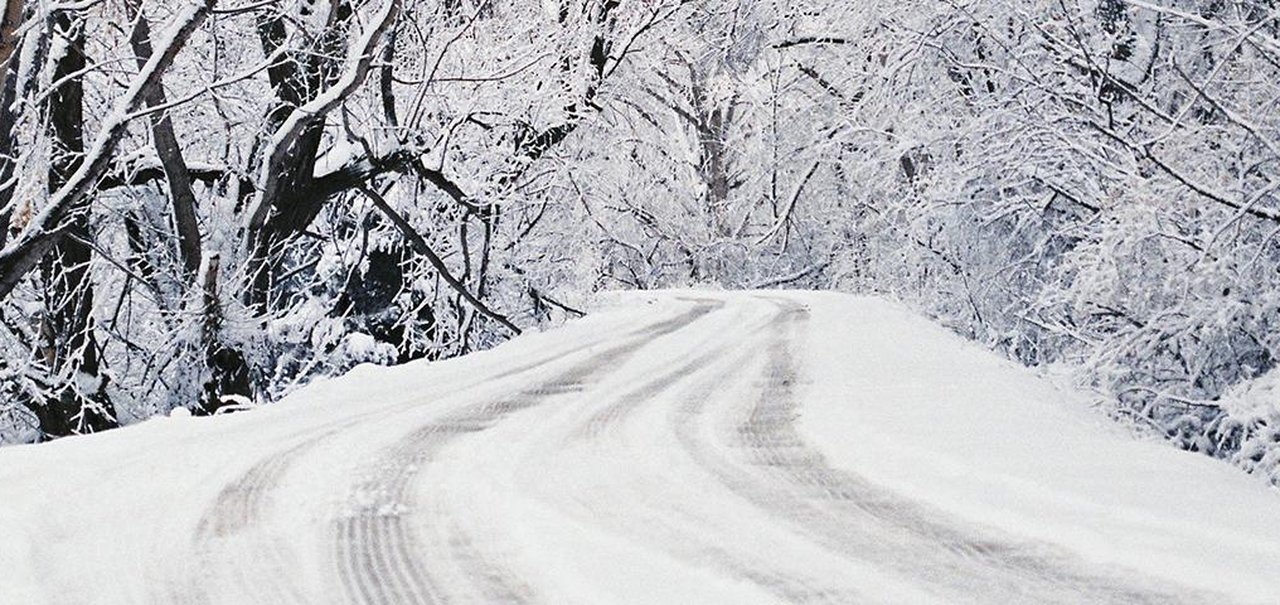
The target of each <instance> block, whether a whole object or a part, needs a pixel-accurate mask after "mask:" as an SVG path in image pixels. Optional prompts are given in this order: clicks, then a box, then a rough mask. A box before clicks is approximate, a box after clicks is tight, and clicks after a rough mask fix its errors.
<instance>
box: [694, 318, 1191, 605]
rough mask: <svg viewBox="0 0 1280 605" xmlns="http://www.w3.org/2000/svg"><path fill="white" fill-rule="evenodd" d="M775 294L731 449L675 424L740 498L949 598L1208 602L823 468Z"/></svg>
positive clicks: (792, 325) (794, 326)
mask: <svg viewBox="0 0 1280 605" xmlns="http://www.w3.org/2000/svg"><path fill="white" fill-rule="evenodd" d="M775 304H779V305H780V306H781V309H780V311H779V314H778V317H777V320H776V321H775V322H774V326H773V334H771V335H770V338H769V346H768V347H767V349H766V350H765V351H764V354H765V359H764V361H765V370H764V375H763V377H762V378H763V383H762V385H761V388H762V391H761V394H760V396H759V397H758V398H756V399H755V400H754V401H752V402H750V404H749V408H748V409H747V412H748V413H747V417H746V418H745V419H744V420H742V421H741V422H740V423H738V424H737V425H736V426H734V427H733V428H732V429H730V430H725V431H721V433H722V434H723V435H724V439H725V441H726V442H727V446H728V447H727V448H725V450H727V451H729V452H734V453H736V454H737V456H736V457H734V458H729V457H726V456H724V455H723V454H720V453H718V452H717V451H716V450H715V449H714V448H709V447H708V444H705V443H702V442H700V441H699V437H700V435H699V434H697V432H696V430H695V429H694V427H695V426H696V422H682V423H676V426H675V429H676V431H677V433H678V434H679V437H680V441H681V443H682V444H683V447H684V448H685V449H687V450H688V451H689V452H690V454H692V455H694V456H695V457H696V458H697V459H699V460H700V461H701V462H702V464H703V465H704V466H705V467H706V468H707V469H708V470H710V471H712V472H713V473H714V474H715V475H716V476H718V477H719V478H720V480H721V481H722V482H723V483H724V484H725V485H726V486H728V487H729V488H730V489H731V490H733V491H734V492H736V493H737V494H738V495H739V496H741V497H742V498H743V499H745V500H746V501H748V502H750V503H751V504H753V505H755V506H757V507H759V508H761V509H764V510H766V511H768V512H769V513H770V514H772V515H774V516H776V517H777V518H780V519H784V520H786V521H787V522H789V523H790V524H791V525H792V526H793V527H795V528H796V529H797V530H798V531H799V532H801V533H803V534H804V535H806V536H807V537H808V539H810V540H812V541H814V542H815V543H817V544H820V545H822V546H823V547H825V548H827V549H829V550H831V551H833V552H835V553H838V554H840V555H842V556H844V557H846V558H849V559H852V560H858V561H866V562H870V563H873V564H874V565H875V566H876V567H879V568H882V569H886V570H888V571H891V572H893V573H895V574H897V575H901V576H903V577H907V578H910V579H911V580H912V581H913V582H916V583H919V584H920V585H923V586H925V587H928V588H929V589H931V590H932V591H936V592H938V593H939V594H940V595H942V596H944V597H946V598H948V599H952V600H955V601H969V600H972V599H974V598H975V596H976V595H978V594H981V595H982V597H981V598H983V599H989V600H994V601H996V602H1025V601H1027V600H1033V601H1035V602H1046V603H1079V602H1088V603H1125V604H1129V603H1177V602H1184V600H1186V601H1192V600H1194V601H1196V602H1204V601H1208V600H1209V599H1208V598H1207V596H1206V595H1198V596H1196V597H1193V598H1187V597H1186V595H1180V594H1174V593H1171V592H1164V591H1160V590H1158V589H1156V588H1155V586H1156V583H1155V582H1154V581H1150V580H1146V579H1142V578H1133V577H1131V576H1126V575H1121V573H1119V572H1118V571H1111V570H1105V569H1101V568H1100V567H1097V566H1089V565H1087V564H1086V563H1085V562H1083V561H1080V560H1078V559H1077V558H1076V557H1074V556H1073V555H1071V554H1069V553H1066V552H1063V551H1059V550H1058V549H1056V548H1054V547H1051V546H1049V545H1045V544H1038V543H1034V542H1029V541H1019V540H1015V539H1010V538H1005V537H998V536H995V535H991V534H990V532H988V531H985V530H980V529H978V528H975V527H972V526H969V525H967V524H965V523H961V522H959V521H958V520H954V519H950V518H948V517H947V516H945V515H944V514H943V513H940V512H937V511H934V510H930V509H928V508H926V507H925V506H922V505H919V504H916V503H914V502H912V501H909V500H906V499H904V498H901V497H899V496H896V495H895V494H893V493H891V492H888V491H886V490H884V489H882V488H879V487H876V486H875V485H873V484H870V483H869V482H867V481H866V480H864V479H861V478H860V477H857V476H854V475H852V474H850V473H846V472H843V471H838V470H835V469H832V468H830V467H829V466H828V465H827V464H826V463H825V461H824V459H823V457H822V455H821V454H820V453H818V452H816V451H814V450H812V449H810V448H809V447H808V446H807V445H806V444H805V443H804V442H803V441H802V440H801V438H800V436H799V434H798V432H797V431H796V429H795V426H794V420H795V418H796V415H797V408H796V398H795V393H794V387H795V384H794V383H795V380H796V376H797V374H796V371H795V368H794V367H793V366H794V362H793V361H792V359H791V355H790V350H789V348H788V346H789V344H790V343H791V342H793V340H794V338H795V336H796V333H797V331H798V329H799V328H800V327H801V326H802V325H803V324H804V322H805V321H806V320H807V312H806V311H805V310H804V309H803V307H801V306H799V305H797V304H794V303H790V302H788V301H775ZM706 407H707V406H706V399H705V398H695V399H690V400H688V401H687V403H686V405H685V408H684V410H683V413H684V417H685V418H686V419H701V421H703V422H706V421H707V420H706V417H707V415H708V414H707V410H706V409H705V408H706ZM886 537H887V538H886ZM978 590H981V592H980V593H979V592H977V591H978ZM818 596H822V595H818ZM823 600H825V597H823Z"/></svg>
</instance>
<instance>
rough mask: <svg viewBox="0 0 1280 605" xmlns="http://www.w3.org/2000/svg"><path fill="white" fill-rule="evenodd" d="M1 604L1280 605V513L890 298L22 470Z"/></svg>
mask: <svg viewBox="0 0 1280 605" xmlns="http://www.w3.org/2000/svg"><path fill="white" fill-rule="evenodd" d="M0 580H2V581H0V603H44V602H49V603H139V602H152V603H253V602H260V603H292V602H313V603H333V602H356V603H418V602H422V603H436V602H451V603H453V602H474V603H487V602H540V603H592V604H596V603H734V604H739V603H777V602H782V603H803V602H830V603H851V602H903V603H926V602H936V603H958V602H975V603H1009V602H1065V603H1070V602H1081V603H1098V602H1113V603H1133V602H1157V603H1167V602H1205V603H1208V602H1213V603H1220V602H1232V601H1238V602H1249V603H1275V602H1280V496H1278V495H1277V494H1276V493H1275V492H1273V491H1271V490H1269V489H1268V488H1267V487H1265V486H1264V484H1263V483H1262V482H1261V481H1258V480H1256V479H1255V478H1252V477H1248V476H1245V475H1243V474H1241V473H1239V472H1238V471H1235V470H1233V469H1231V468H1229V467H1227V466H1226V465H1223V464H1220V463H1216V462H1213V461H1211V460H1208V459H1206V458H1203V457H1199V456H1196V455H1191V454H1186V453H1182V452H1178V451H1175V450H1173V449H1171V448H1168V447H1166V446H1163V445H1161V444H1157V443H1145V442H1139V441H1135V440H1134V439H1133V438H1131V437H1130V436H1128V435H1127V434H1125V433H1124V432H1123V431H1122V430H1119V429H1118V428H1116V427H1114V426H1111V425H1109V424H1108V423H1107V421H1106V420H1105V419H1102V418H1101V417H1100V416H1099V415H1098V414H1096V413H1095V412H1093V411H1091V410H1089V409H1087V407H1086V405H1085V399H1084V398H1083V397H1081V396H1080V395H1078V394H1073V393H1071V392H1069V391H1064V390H1060V389H1058V388H1055V387H1054V386H1053V384H1052V383H1050V382H1048V381H1046V380H1043V379H1041V378H1038V377H1036V376H1034V375H1033V374H1031V373H1029V372H1028V371H1026V370H1024V369H1022V368H1019V367H1016V366H1014V365H1012V364H1010V363H1007V362H1005V361H1003V360H1001V359H999V358H997V357H995V356H993V355H991V354H989V353H987V352H985V351H983V350H981V349H979V348H978V347H976V346H973V345H971V344H968V343H966V342H964V341H962V340H961V339H959V338H958V337H955V336H953V335H951V334H949V333H947V332H946V331H944V330H942V329H940V328H938V327H935V326H934V325H932V324H930V323H929V322H928V321H927V320H924V319H922V318H919V317H917V316H914V315H912V314H911V313H909V312H907V311H905V310H904V309H902V308H900V307H899V306H897V305H894V304H891V303H887V302H884V301H880V300H875V299H865V298H852V297H847V296H840V295H833V294H811V293H786V294H784V293H755V294H752V293H732V294H728V293H710V292H668V293H660V294H629V295H625V296H620V297H619V301H618V302H617V304H615V305H614V306H612V307H611V308H610V309H608V310H605V311H602V312H600V313H597V314H593V315H592V316H590V317H588V318H586V319H583V320H580V321H576V322H573V323H571V324H570V325H568V326H566V327H564V328H561V329H558V330H554V331H550V332H546V333H541V334H530V335H526V336H523V337H521V338H518V339H516V340H515V341H512V342H510V343H508V344H506V345H503V346H501V347H498V348H497V349H494V350H492V351H488V352H484V353H479V354H475V355H471V356H468V357H465V358H462V359H457V360H452V361H448V362H443V363H434V364H431V363H414V364H409V365H406V366H402V367H398V368H374V367H362V368H358V369H357V370H356V371H354V372H352V373H351V374H349V375H348V376H346V377H343V378H341V379H337V380H331V381H328V382H325V383H321V384H317V385H314V386H312V387H309V388H307V389H305V390H303V391H301V392H299V393H297V394H296V395H294V396H292V397H290V398H289V399H287V400H286V401H284V402H281V403H280V404H277V405H273V406H270V407H267V408H264V409H261V410H257V411H254V412H250V413H244V414H236V415H231V416H224V417H218V418H209V419H197V418H167V419H160V420H154V421H150V422H147V423H144V424H142V425H139V426H135V427H132V428H128V429H123V430H118V431H112V432H109V433H104V434H100V435H94V436H90V437H86V438H77V439H65V440H61V441H58V442H54V443H51V444H45V445H40V446H34V447H29V446H23V447H14V448H8V449H4V450H0Z"/></svg>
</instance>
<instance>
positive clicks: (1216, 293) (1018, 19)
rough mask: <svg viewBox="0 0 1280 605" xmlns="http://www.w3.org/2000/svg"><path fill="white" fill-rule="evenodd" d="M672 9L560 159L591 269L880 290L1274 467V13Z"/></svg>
mask: <svg viewBox="0 0 1280 605" xmlns="http://www.w3.org/2000/svg"><path fill="white" fill-rule="evenodd" d="M703 6H704V8H706V5H703ZM682 25H683V28H684V29H683V32H684V33H683V34H679V33H673V34H669V35H667V36H665V37H664V38H663V44H662V45H661V48H662V49H663V50H662V51H661V52H658V51H657V50H656V49H655V52H653V53H651V54H646V55H645V56H643V57H637V60H636V61H637V64H640V63H643V62H648V64H647V68H646V69H644V70H636V73H635V75H634V78H635V79H634V80H633V81H634V82H635V83H634V84H630V83H629V86H631V87H633V88H632V89H630V90H629V91H628V100H627V102H625V103H617V104H614V105H612V106H611V111H610V112H608V115H607V117H611V118H612V119H611V120H608V121H601V122H600V123H599V125H598V126H595V127H593V128H592V130H591V132H592V133H593V136H596V137H598V142H596V143H595V146H596V147H598V148H600V149H605V150H608V151H606V152H603V153H595V154H592V155H591V156H590V157H589V158H587V159H585V160H584V161H585V166H584V167H579V168H578V169H577V170H576V173H577V176H573V175H567V176H566V179H567V180H569V181H570V182H571V183H573V189H572V191H574V192H575V193H574V194H575V195H579V196H580V197H581V200H582V204H583V207H584V211H585V212H586V214H587V215H588V217H589V221H590V222H591V223H592V224H594V225H595V226H596V227H597V232H598V233H600V234H602V235H599V236H598V237H599V238H600V241H601V246H602V248H601V249H602V250H604V252H603V253H602V254H601V255H600V256H599V257H598V258H597V259H596V261H597V262H596V263H595V266H603V267H608V269H607V271H608V273H607V275H608V281H609V282H610V283H621V284H624V285H626V286H633V287H650V286H654V285H662V284H667V283H680V282H683V281H698V280H705V279H710V280H712V281H716V282H719V283H723V284H725V285H730V286H734V287H752V286H775V285H790V286H793V287H817V288H833V289H840V290H846V291H854V292H880V293H888V294H890V295H894V296H897V297H900V298H902V299H904V300H907V301H909V302H910V303H912V304H914V305H916V306H918V307H921V308H923V309H925V310H927V311H929V312H930V313H932V314H933V315H935V316H937V317H938V318H940V319H941V320H942V321H944V322H946V323H947V324H948V325H951V326H952V327H954V328H955V329H957V330H959V331H961V332H963V333H965V334H966V335H968V336H970V337H972V338H974V339H977V340H980V341H982V342H985V343H987V344H989V345H990V346H992V347H994V348H997V349H999V350H1001V351H1004V352H1005V353H1007V354H1008V355H1009V356H1010V357H1012V358H1014V359H1016V360H1018V361H1020V362H1022V363H1024V364H1028V365H1035V366H1045V365H1050V364H1058V365H1065V366H1067V367H1070V368H1073V369H1074V370H1076V372H1077V374H1076V375H1077V376H1078V377H1079V378H1080V379H1081V381H1083V382H1085V383H1087V384H1090V385H1092V386H1094V387H1097V388H1098V389H1099V391H1100V392H1101V393H1102V396H1103V398H1104V399H1106V400H1107V402H1106V403H1107V408H1108V409H1111V410H1113V411H1114V413H1115V414H1116V415H1117V416H1120V417H1123V418H1125V419H1128V420H1129V421H1132V422H1133V423H1135V424H1136V425H1138V426H1142V427H1144V428H1147V429H1150V430H1153V431H1156V432H1158V433H1160V434H1163V435H1165V436H1167V437H1169V438H1170V439H1172V440H1173V441H1175V442H1176V443H1177V444H1178V445H1179V446H1181V447H1184V448H1187V449H1190V450H1194V451H1200V452H1205V453H1207V454H1210V455H1213V456H1218V457H1223V458H1229V459H1232V460H1233V461H1235V462H1236V463H1237V464H1239V465H1241V466H1243V467H1244V468H1247V469H1250V470H1257V471H1260V472H1262V473H1264V474H1267V475H1269V476H1270V477H1272V479H1273V480H1274V481H1277V482H1280V403H1278V402H1276V401H1274V400H1268V397H1269V396H1267V395H1266V393H1267V392H1270V391H1268V390H1267V388H1263V387H1264V386H1265V385H1266V384H1271V382H1272V381H1273V380H1272V378H1271V377H1269V376H1268V375H1267V373H1268V372H1271V371H1273V368H1274V366H1275V365H1276V360H1277V356H1278V355H1280V348H1278V347H1280V333H1278V332H1277V328H1280V297H1278V296H1277V295H1278V294H1280V242H1278V241H1277V235H1280V199H1277V188H1278V187H1280V111H1278V110H1280V107H1277V103H1278V102H1280V5H1277V3H1275V2H1273V1H1272V0H1034V1H1030V2H1027V1H1021V0H1019V1H1014V0H973V1H967V2H953V1H950V0H941V1H928V2H925V1H919V2H896V3H879V2H855V3H843V2H834V1H832V2H822V1H820V0H814V1H811V2H807V3H803V5H801V6H797V5H796V4H794V3H783V2H778V3H773V4H770V3H749V4H740V3H726V4H724V6H723V8H722V10H718V11H717V10H712V9H707V10H703V11H701V12H699V13H697V14H695V15H694V16H693V17H692V18H690V19H687V20H685V21H683V22H682ZM588 167H589V168H588ZM606 169H608V172H606ZM619 171H625V172H619ZM597 174H598V175H602V176H600V177H598V178H596V177H594V176H592V175H597ZM850 346H857V343H850ZM1259 380H1261V381H1262V382H1260V383H1259V386H1258V388H1252V387H1250V385H1252V384H1254V383H1255V382H1257V381H1259ZM1245 400H1248V401H1245Z"/></svg>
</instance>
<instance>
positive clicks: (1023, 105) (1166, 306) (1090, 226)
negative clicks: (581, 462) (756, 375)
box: [0, 0, 1280, 476]
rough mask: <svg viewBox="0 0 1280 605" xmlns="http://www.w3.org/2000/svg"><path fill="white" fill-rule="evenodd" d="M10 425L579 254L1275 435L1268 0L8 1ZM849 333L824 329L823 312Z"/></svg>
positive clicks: (294, 375)
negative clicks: (893, 328)
mask: <svg viewBox="0 0 1280 605" xmlns="http://www.w3.org/2000/svg"><path fill="white" fill-rule="evenodd" d="M5 8H6V10H5V12H4V25H3V28H0V67H2V68H3V72H2V73H3V74H4V89H3V94H4V103H3V104H0V111H3V114H2V115H0V125H2V126H3V128H0V209H2V211H3V212H4V217H5V219H6V221H5V222H7V223H8V225H9V228H8V230H7V232H6V233H5V234H4V236H3V237H4V238H5V240H4V242H3V247H2V248H0V296H3V300H2V301H0V310H2V313H3V317H2V321H0V355H2V356H3V357H2V359H0V374H2V376H0V388H3V397H0V406H6V407H5V408H4V409H5V412H4V414H5V415H6V416H5V417H7V418H8V420H7V421H6V422H5V423H4V424H5V426H6V427H7V429H6V439H8V440H29V439H33V438H37V437H40V436H57V435H62V434H69V433H75V432H84V431H88V430H97V429H101V428H106V427H109V426H113V425H115V424H118V423H121V422H130V421H133V420H136V419H139V418H144V417H146V416H149V415H151V414H154V413H163V412H165V411H167V410H168V409H170V408H172V407H175V406H184V407H191V408H193V409H195V410H196V411H197V412H202V413H207V412H211V411H213V410H215V409H217V408H219V407H220V406H224V405H228V404H231V405H242V404H243V403H245V402H246V400H248V401H255V402H263V401H270V400H272V399H274V398H276V397H278V396H279V395H281V394H283V393H285V392H287V391H288V390H290V389H292V388H294V387H296V386H297V385H299V384H302V383H304V382H305V381H307V380H310V379H312V378H314V377H317V376H324V375H331V374H334V373H337V372H340V371H342V370H344V369H346V368H348V367H350V366H351V365H353V364H355V363H360V362H368V361H371V362H378V363H390V362H397V361H407V360H411V359H418V358H441V357H447V356H453V355H457V354H461V353H464V352H466V351H469V350H474V349H477V348H483V347H487V346H490V345H492V344H494V343H496V342H500V341H501V340H503V339H505V338H507V337H508V336H509V335H511V334H514V333H516V332H518V330H519V329H520V328H522V327H529V326H534V325H538V324H542V323H544V322H547V321H557V320H559V319H561V318H564V317H571V316H575V315H578V314H579V311H578V310H577V309H578V308H579V307H580V303H581V302H582V301H583V300H584V299H585V298H586V297H587V296H589V294H590V293H591V292H595V291H598V290H602V289H610V288H654V287H665V286H679V285H687V284H697V283H715V284H720V285H723V286H726V287H735V288H769V287H807V288H829V289H840V290H845V291H852V292H877V293H887V294H889V295H893V296H897V297H899V298H902V299H904V300H907V301H908V302H910V303H912V304H914V305H917V306H919V307H921V308H923V309H926V310H928V311H929V312H931V313H932V314H934V315H935V316H937V317H938V318H940V319H941V320H942V321H944V322H946V323H947V324H949V325H951V326H953V327H954V328H955V329H957V330H959V331H961V332H963V333H965V334H967V335H968V336H970V337H972V338H974V339H977V340H979V341H982V342H985V343H987V344H989V345H991V346H992V347H995V348H997V349H999V350H1001V351H1004V352H1005V353H1007V354H1008V355H1009V356H1010V357H1012V358H1014V359H1017V360H1018V361H1020V362H1022V363H1025V364H1029V365H1049V364H1061V365H1066V366H1068V367H1071V368H1074V369H1076V370H1077V371H1078V374H1077V375H1078V376H1079V377H1080V378H1081V379H1082V380H1083V381H1085V382H1087V383H1089V384H1091V385H1092V386H1095V387H1097V388H1098V389H1099V390H1100V392H1101V393H1103V394H1104V396H1105V397H1107V398H1108V400H1109V404H1110V405H1109V408H1110V409H1112V410H1114V411H1115V413H1116V414H1117V415H1118V416H1123V417H1125V418H1128V419H1131V420H1132V421H1133V422H1135V423H1137V424H1139V425H1142V426H1147V427H1149V428H1150V429H1151V430H1154V431H1158V432H1160V433H1162V434H1165V435H1167V436H1168V437H1170V438H1172V439H1174V440H1175V441H1176V442H1177V443H1178V444H1180V445H1181V446H1183V447H1186V448H1188V449H1193V450H1197V451H1203V452H1206V453H1209V454H1212V455H1215V456H1220V457H1226V458H1232V459H1234V460H1235V461H1236V462H1237V463H1239V464H1241V465H1242V466H1244V467H1246V468H1250V469H1253V470H1260V471H1263V472H1266V473H1271V474H1273V476H1274V474H1275V473H1276V472H1277V468H1280V445H1278V442H1280V432H1278V431H1280V412H1278V411H1277V406H1276V405H1274V404H1272V405H1270V406H1268V405H1253V406H1245V405H1243V404H1240V403H1239V402H1238V401H1236V399H1238V397H1236V394H1237V393H1239V392H1243V391H1247V390H1248V389H1247V387H1248V385H1250V384H1253V383H1254V382H1256V381H1258V380H1260V379H1265V378H1266V376H1267V373H1268V372H1269V371H1271V370H1272V368H1273V367H1274V366H1275V365H1276V358H1277V355H1280V348H1278V347H1280V337H1278V336H1276V334H1277V331H1276V327H1277V324H1278V323H1280V243H1277V241H1276V238H1277V235H1280V201H1278V200H1277V197H1276V190H1277V187H1280V176H1278V173H1277V169H1278V164H1277V162H1278V160H1280V111H1278V109H1280V108H1277V106H1276V105H1277V102H1278V100H1280V12H1278V11H1280V6H1277V5H1276V3H1275V2H1273V1H1272V0H1031V1H1023V0H1019V1H1015V0H969V1H966V2H957V1H952V0H927V1H926V0H909V1H906V2H896V3H885V2H871V1H866V2H848V1H839V2H837V1H835V0H805V1H804V2H789V1H788V2H784V1H782V0H769V1H757V2H743V1H740V0H696V1H690V0H556V1H551V2H547V1H538V2H523V1H520V0H478V1H476V0H441V1H440V2H437V3H402V2H397V1H394V0H368V1H365V2H353V1H349V0H328V1H325V0H309V1H308V0H274V1H268V2H237V3H230V2H227V1H226V0H223V1H221V2H214V1H212V0H210V1H206V2H193V1H188V2H184V3H178V5H176V6H175V5H174V3H169V2H143V1H142V0H105V1H102V2H88V3H65V4H53V3H47V2H35V1H33V0H26V1H23V0H6V4H5ZM851 346H856V343H851Z"/></svg>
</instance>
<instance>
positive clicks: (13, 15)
mask: <svg viewBox="0 0 1280 605" xmlns="http://www.w3.org/2000/svg"><path fill="white" fill-rule="evenodd" d="M22 13H23V0H5V2H4V12H2V13H0V247H4V245H5V243H6V242H8V240H9V218H10V210H8V208H9V202H10V201H12V200H13V191H14V187H13V185H12V184H10V185H6V184H5V183H8V182H9V179H11V178H13V168H14V162H13V160H12V157H13V147H14V135H15V134H16V133H15V132H14V131H13V127H14V120H13V118H14V115H13V101H14V99H15V95H16V94H17V88H18V53H17V52H16V51H17V49H18V41H19V40H18V26H19V25H21V24H22Z"/></svg>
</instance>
